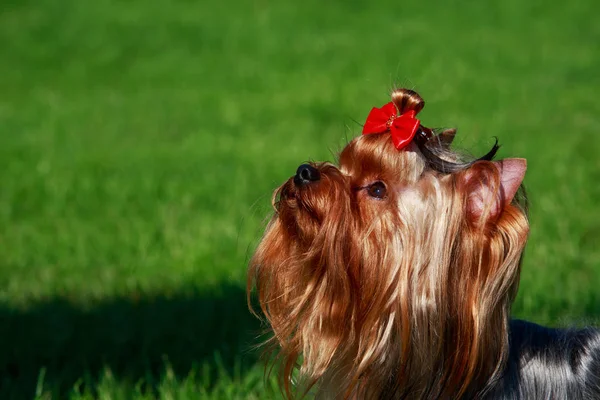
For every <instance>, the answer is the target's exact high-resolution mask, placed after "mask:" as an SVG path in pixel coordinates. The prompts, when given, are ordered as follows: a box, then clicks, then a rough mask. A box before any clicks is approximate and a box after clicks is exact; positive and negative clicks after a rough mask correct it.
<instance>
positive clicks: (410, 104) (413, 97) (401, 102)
mask: <svg viewBox="0 0 600 400" xmlns="http://www.w3.org/2000/svg"><path fill="white" fill-rule="evenodd" d="M392 102H393V103H394V104H395V105H396V107H397V108H398V111H399V112H400V114H404V113H405V112H407V111H411V110H414V112H415V114H418V113H419V111H421V110H422V109H423V107H424V106H425V100H423V98H422V97H421V96H419V94H418V93H417V92H415V91H414V90H410V89H394V91H392Z"/></svg>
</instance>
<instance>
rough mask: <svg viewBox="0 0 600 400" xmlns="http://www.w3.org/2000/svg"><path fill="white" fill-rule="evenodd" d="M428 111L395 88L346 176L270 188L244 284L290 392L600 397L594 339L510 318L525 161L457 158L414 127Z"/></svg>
mask: <svg viewBox="0 0 600 400" xmlns="http://www.w3.org/2000/svg"><path fill="white" fill-rule="evenodd" d="M423 105H424V102H423V100H422V99H421V98H420V96H419V95H418V94H416V93H415V92H413V91H410V90H406V89H398V90H396V91H394V93H393V94H392V103H389V104H387V105H385V106H384V107H382V108H381V109H373V110H372V111H371V114H370V115H369V118H368V119H367V123H366V124H365V127H364V130H363V136H361V137H358V138H356V139H354V140H352V141H351V142H350V143H349V144H348V145H347V146H346V148H345V149H344V150H343V151H342V153H341V154H340V158H339V167H337V166H335V165H333V164H329V163H311V164H303V165H301V166H300V167H299V168H298V171H297V172H296V175H295V176H294V177H292V178H290V180H288V181H287V182H286V183H284V184H283V185H282V186H281V187H280V188H279V189H278V190H277V191H276V192H275V195H274V201H273V204H274V207H275V209H276V214H275V216H274V218H273V219H272V220H271V222H270V224H269V227H268V228H267V231H266V232H265V235H264V237H263V240H262V242H261V244H260V245H259V247H258V248H257V250H256V253H255V255H254V257H253V259H252V261H251V265H250V272H249V284H248V289H249V292H250V290H251V289H252V287H253V286H254V285H256V287H257V289H258V297H259V302H260V304H261V308H262V311H263V313H264V315H265V316H266V318H267V319H268V321H269V323H270V325H271V328H272V329H273V332H274V342H275V343H276V344H277V345H278V346H279V347H280V351H279V356H280V361H281V364H282V365H281V374H280V377H281V380H282V386H283V390H284V393H285V394H286V395H287V396H288V397H293V394H294V392H295V393H297V394H300V395H301V394H303V393H307V392H309V391H311V393H314V394H315V395H316V397H319V398H326V399H334V398H335V399H337V398H352V399H361V400H362V399H400V398H406V399H439V398H443V399H446V398H447V399H455V398H489V399H538V398H543V399H546V398H548V399H550V398H552V399H562V398H569V399H595V398H598V399H600V333H598V331H595V330H592V329H588V330H582V331H559V330H550V329H546V328H542V327H539V326H537V325H533V324H530V323H526V322H523V321H512V322H511V320H510V307H511V304H512V301H513V300H514V297H515V295H516V292H517V287H518V281H519V279H518V278H519V272H520V265H521V258H522V254H523V249H524V248H525V244H526V241H527V236H528V233H529V224H528V219H527V207H526V199H525V197H524V196H522V195H521V193H522V192H521V190H520V189H521V182H522V180H523V177H524V175H525V170H526V162H525V160H523V159H506V160H502V161H491V160H492V158H493V156H494V154H495V152H496V150H497V146H494V148H493V149H492V150H491V151H490V152H489V153H488V154H486V155H485V156H483V157H481V158H480V159H477V160H471V161H467V160H465V159H464V157H462V156H461V155H459V154H458V153H455V152H453V151H451V150H450V149H449V146H450V143H451V142H452V139H453V137H454V133H455V131H444V132H442V133H440V134H438V135H435V134H434V132H433V131H431V130H430V129H428V128H425V127H423V126H422V125H421V124H420V121H419V120H417V119H416V114H417V113H418V112H419V111H420V110H421V109H422V108H423ZM300 358H302V362H301V363H299V359H300ZM298 367H299V368H298ZM296 369H298V374H297V375H294V374H295V372H294V371H296ZM292 375H294V378H292ZM293 381H294V382H295V384H294V385H293V386H294V387H295V390H293V389H292V382H293ZM565 396H566V397H565Z"/></svg>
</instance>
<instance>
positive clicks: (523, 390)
mask: <svg viewBox="0 0 600 400" xmlns="http://www.w3.org/2000/svg"><path fill="white" fill-rule="evenodd" d="M486 398H487V399H519V400H520V399H523V400H525V399H532V400H533V399H586V400H592V399H600V331H598V330H595V329H592V328H585V329H578V330H575V329H551V328H545V327H542V326H539V325H536V324H533V323H531V322H526V321H521V320H514V321H512V323H511V332H510V356H509V360H508V363H507V365H506V370H505V373H504V374H503V376H502V378H501V379H500V380H499V381H498V382H497V383H496V384H495V385H494V386H493V389H492V390H491V391H490V392H488V395H487V396H486Z"/></svg>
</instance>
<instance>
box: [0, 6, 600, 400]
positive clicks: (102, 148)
mask: <svg viewBox="0 0 600 400" xmlns="http://www.w3.org/2000/svg"><path fill="white" fill-rule="evenodd" d="M599 11H600V10H599V6H598V3H597V2H593V1H591V0H581V1H575V2H570V3H569V4H566V3H564V2H552V3H548V2H544V3H541V2H528V3H526V4H525V3H523V2H521V1H516V0H514V1H513V0H511V1H505V2H502V3H498V4H496V5H490V4H488V3H484V2H482V3H476V4H475V3H473V2H441V1H439V2H436V1H425V2H412V3H411V2H394V1H383V2H359V1H334V2H317V1H315V0H308V1H305V2H301V3H298V2H262V1H253V2H250V1H246V2H244V1H238V2H234V3H231V2H222V3H219V2H212V3H210V4H209V3H207V2H191V1H171V2H168V1H162V0H146V1H141V0H135V1H129V2H117V1H113V0H99V1H95V2H91V3H90V2H76V1H72V0H66V1H62V2H57V1H50V0H41V1H35V2H34V1H15V0H12V1H8V2H4V3H3V5H2V6H0V60H2V62H0V182H1V186H0V339H1V342H2V343H3V346H4V350H3V351H1V352H0V375H1V376H2V378H1V380H0V398H2V399H5V398H15V399H21V398H40V399H41V398H43V399H47V398H52V399H57V398H65V396H66V397H69V398H73V399H87V398H106V399H109V398H110V399H121V398H123V399H126V398H127V399H129V398H135V399H146V398H160V399H187V398H206V399H238V398H239V399H253V398H257V399H258V398H261V399H263V398H272V397H274V396H275V393H276V389H275V384H274V381H273V380H269V381H267V384H266V385H265V383H264V382H263V367H262V364H261V363H260V362H258V361H257V360H258V351H257V350H256V349H255V348H254V347H253V346H254V345H256V344H257V343H259V342H260V340H259V339H258V336H259V335H260V334H261V332H262V329H263V328H264V327H261V326H260V324H259V322H258V321H256V320H255V319H254V318H253V317H252V316H250V315H249V314H248V312H247V309H246V305H245V295H244V290H245V282H244V280H245V269H246V264H247V260H248V257H249V256H250V254H251V252H252V249H253V247H254V246H255V244H256V242H257V241H258V239H259V237H260V234H261V231H262V227H263V226H264V221H265V218H266V217H267V216H268V214H269V212H270V205H269V199H270V193H271V191H272V190H273V189H274V188H275V187H276V186H277V185H278V184H279V183H280V182H281V181H283V180H284V179H286V178H287V177H289V176H290V175H291V174H292V173H293V171H294V170H295V168H296V166H297V165H298V164H300V163H301V162H302V161H305V160H307V159H315V160H317V159H330V160H331V159H332V158H333V156H332V153H333V154H335V152H336V151H337V150H338V149H339V148H340V147H341V146H342V145H343V144H344V143H345V142H346V140H347V139H349V138H352V137H353V136H355V135H357V134H358V133H359V131H360V126H359V124H358V123H362V121H363V119H364V118H365V116H366V114H367V112H368V110H370V108H371V107H373V106H379V105H381V104H383V103H385V102H387V101H388V98H387V93H388V91H389V89H390V88H391V87H392V86H393V85H401V86H402V85H407V86H409V87H415V88H416V89H417V90H419V92H420V93H421V94H422V95H423V97H424V98H425V100H426V102H427V105H426V107H425V109H424V111H423V112H422V114H420V115H421V116H422V118H421V119H422V121H423V122H424V124H426V125H429V126H433V127H440V126H446V127H458V129H459V132H458V137H457V140H456V142H457V144H458V145H459V146H461V147H463V148H465V149H467V150H471V151H473V152H479V151H481V150H482V149H485V148H486V147H487V146H489V144H490V143H491V142H492V137H493V136H497V137H498V138H499V140H500V142H501V144H502V148H501V151H500V156H501V157H512V156H515V157H525V158H527V159H528V162H529V168H528V173H527V177H526V185H527V189H528V192H529V194H530V200H531V223H532V232H531V240H530V244H529V246H528V249H527V254H526V257H525V262H524V267H523V273H522V283H521V289H520V292H519V296H518V298H517V302H516V306H515V314H516V315H518V316H519V317H524V318H528V319H533V320H535V321H537V322H542V323H550V324H567V323H582V322H587V323H590V322H594V321H598V315H599V313H600V296H599V295H598V289H597V288H598V287H600V248H599V247H598V246H597V244H598V243H599V241H600V208H599V203H600V185H599V184H598V182H600V162H599V161H598V160H599V159H598V153H599V152H600V136H599V135H598V134H596V132H597V131H598V127H599V126H600V117H599V116H600V102H599V101H598V96H597V92H598V89H599V88H600V75H599V74H598V73H597V71H599V70H600V52H599V51H598V46H597V44H598V43H599V42H600V30H599V28H598V26H599V25H598V24H597V23H595V20H594V16H596V15H598V12H599ZM356 121H358V123H357V122H356ZM219 360H220V361H219ZM268 388H270V389H268Z"/></svg>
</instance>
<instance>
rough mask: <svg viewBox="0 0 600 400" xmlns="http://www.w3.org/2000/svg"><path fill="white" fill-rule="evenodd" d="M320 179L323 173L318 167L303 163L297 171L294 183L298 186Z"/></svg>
mask: <svg viewBox="0 0 600 400" xmlns="http://www.w3.org/2000/svg"><path fill="white" fill-rule="evenodd" d="M319 179H321V173H320V172H319V170H318V169H316V168H315V167H313V166H312V165H309V164H302V165H301V166H299V167H298V170H297V171H296V176H294V183H295V184H296V186H302V185H306V184H307V183H310V182H316V181H318V180H319Z"/></svg>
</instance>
